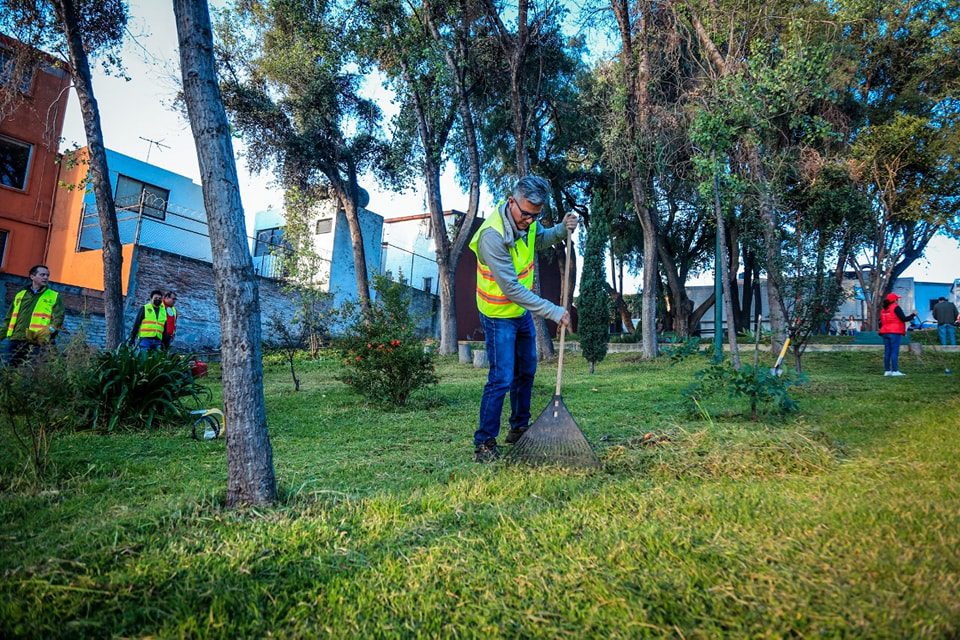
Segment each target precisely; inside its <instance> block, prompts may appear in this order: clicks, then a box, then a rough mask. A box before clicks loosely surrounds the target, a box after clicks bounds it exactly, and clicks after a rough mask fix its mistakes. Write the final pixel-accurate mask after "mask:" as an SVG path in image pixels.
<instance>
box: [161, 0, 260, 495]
mask: <svg viewBox="0 0 960 640" xmlns="http://www.w3.org/2000/svg"><path fill="white" fill-rule="evenodd" d="M173 8H174V13H175V15H176V22H177V35H178V39H179V44H180V69H181V73H182V74H183V92H184V101H185V102H186V105H187V113H188V115H189V117H190V128H191V130H192V131H193V137H194V140H195V141H196V147H197V159H198V160H199V163H200V177H201V184H202V185H203V202H204V206H205V208H206V210H207V216H208V222H209V225H210V244H211V247H212V249H213V284H214V287H215V289H216V293H217V304H218V306H219V308H220V332H221V344H222V351H221V353H222V367H223V404H224V415H225V416H226V421H227V424H228V425H229V426H228V428H227V430H226V431H227V504H228V505H230V506H236V505H240V504H263V503H271V502H273V501H275V500H276V498H277V484H276V479H275V476H274V472H273V450H272V448H271V446H270V435H269V433H268V432H267V419H266V411H265V409H264V400H263V362H262V358H261V348H262V347H261V344H262V340H261V336H260V297H259V290H258V287H257V279H256V277H255V276H254V271H253V259H252V258H251V256H250V249H249V247H248V245H247V234H246V229H245V224H244V217H243V205H242V203H241V201H240V188H239V186H238V181H237V166H236V162H235V160H234V157H235V155H234V151H233V142H232V140H231V137H230V125H229V123H228V122H227V114H226V111H225V110H224V108H223V102H222V100H221V97H220V89H219V86H218V84H217V75H216V66H215V63H214V58H213V33H212V31H211V29H210V13H209V9H208V7H207V3H206V1H205V0H174V3H173Z"/></svg>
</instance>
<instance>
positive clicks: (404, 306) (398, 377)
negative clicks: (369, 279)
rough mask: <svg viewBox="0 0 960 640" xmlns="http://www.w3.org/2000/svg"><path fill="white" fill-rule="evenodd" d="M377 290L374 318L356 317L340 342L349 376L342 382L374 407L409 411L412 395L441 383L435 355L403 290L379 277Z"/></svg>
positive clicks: (356, 315)
mask: <svg viewBox="0 0 960 640" xmlns="http://www.w3.org/2000/svg"><path fill="white" fill-rule="evenodd" d="M374 290H375V291H376V292H377V300H376V302H375V303H373V305H372V307H371V309H370V312H369V313H367V314H362V313H359V312H357V313H355V314H354V319H353V321H352V322H351V324H350V325H349V327H348V328H347V332H346V335H345V336H344V337H343V338H341V339H340V340H339V341H338V345H337V347H338V351H339V354H340V358H341V360H342V362H343V365H344V368H345V370H344V372H343V373H341V374H339V375H338V376H337V379H338V380H340V381H342V382H344V383H345V384H347V385H349V386H350V387H352V388H353V389H354V390H355V391H356V392H357V393H359V394H361V395H363V396H365V397H366V398H368V399H370V400H372V401H374V402H377V403H380V404H392V405H394V406H403V405H405V404H406V403H407V399H408V398H409V397H410V394H411V393H413V392H414V391H416V390H417V389H419V388H421V387H424V386H427V385H430V384H435V383H436V382H437V381H438V378H437V374H436V371H435V369H434V363H433V360H434V354H433V350H432V349H424V346H423V343H422V342H421V341H420V340H418V339H417V337H416V334H415V333H414V324H413V320H412V319H411V317H410V308H409V298H408V296H407V295H406V292H405V289H404V287H403V285H400V284H397V283H394V282H390V281H389V280H387V279H386V278H383V277H378V278H376V279H375V281H374Z"/></svg>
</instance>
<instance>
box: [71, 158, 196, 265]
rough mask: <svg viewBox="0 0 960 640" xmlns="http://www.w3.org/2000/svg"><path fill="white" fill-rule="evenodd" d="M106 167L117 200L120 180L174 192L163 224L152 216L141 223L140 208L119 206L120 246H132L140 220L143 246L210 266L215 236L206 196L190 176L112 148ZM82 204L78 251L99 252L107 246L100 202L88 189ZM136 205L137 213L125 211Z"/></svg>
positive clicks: (131, 204) (129, 205) (121, 204)
mask: <svg viewBox="0 0 960 640" xmlns="http://www.w3.org/2000/svg"><path fill="white" fill-rule="evenodd" d="M107 164H108V166H109V167H110V188H111V189H112V190H113V192H114V196H116V193H117V183H118V181H119V178H120V176H121V175H123V176H126V177H128V178H133V179H134V180H139V181H141V182H144V183H147V184H150V185H153V186H156V187H160V188H162V189H167V190H168V191H169V192H170V195H169V199H168V201H167V205H166V211H165V214H164V215H165V218H164V219H163V220H159V219H156V218H153V217H150V216H148V215H144V216H142V219H140V216H139V215H138V211H139V207H137V206H136V203H132V202H125V201H120V202H118V203H117V207H118V211H117V219H118V221H119V224H120V242H121V243H123V244H132V243H133V242H134V241H135V240H136V238H137V224H138V219H140V240H139V244H140V245H142V246H145V247H151V248H153V249H160V250H163V251H169V252H171V253H176V254H179V255H183V256H187V257H189V258H195V259H197V260H204V261H206V262H210V261H211V259H212V256H211V252H210V237H209V233H210V232H209V229H208V227H207V215H206V211H205V208H204V205H203V191H202V190H201V188H200V185H199V184H197V183H195V182H193V181H192V180H191V179H190V178H188V177H186V176H182V175H179V174H177V173H173V172H172V171H167V170H166V169H161V168H160V167H157V166H154V165H152V164H147V163H146V162H143V161H141V160H137V159H136V158H131V157H130V156H127V155H124V154H122V153H117V152H116V151H112V150H110V149H107ZM83 204H84V215H83V221H82V223H81V224H82V225H83V226H82V229H81V232H80V243H79V244H80V246H79V248H80V249H81V250H84V249H100V248H101V247H102V246H103V243H102V238H101V235H100V226H99V222H98V220H97V208H96V198H94V195H93V192H92V191H91V190H90V188H89V187H88V189H87V193H86V196H85V197H84V200H83ZM131 206H132V207H133V208H126V209H125V208H124V207H131Z"/></svg>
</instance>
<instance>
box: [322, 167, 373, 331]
mask: <svg viewBox="0 0 960 640" xmlns="http://www.w3.org/2000/svg"><path fill="white" fill-rule="evenodd" d="M347 173H348V175H347V180H348V182H347V184H343V183H342V182H340V181H331V182H332V183H333V188H334V191H335V192H336V193H337V198H338V199H339V200H340V204H341V206H343V214H344V217H345V218H346V219H347V229H349V230H350V245H351V246H352V247H353V271H354V277H355V278H356V282H357V299H358V300H359V302H360V310H361V311H362V312H363V314H364V315H366V314H367V313H369V312H370V279H369V278H368V277H367V251H366V249H365V247H364V246H363V230H362V229H361V227H360V207H359V206H358V205H357V201H358V199H359V196H360V186H359V185H358V184H357V173H356V170H355V169H354V168H353V166H352V163H351V166H350V168H349V169H348V171H347Z"/></svg>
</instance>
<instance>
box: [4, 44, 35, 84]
mask: <svg viewBox="0 0 960 640" xmlns="http://www.w3.org/2000/svg"><path fill="white" fill-rule="evenodd" d="M18 62H19V63H20V68H19V69H17V68H16V67H17V63H18ZM14 73H18V74H19V75H20V85H19V87H17V88H18V89H20V93H30V85H31V84H32V83H33V65H32V64H30V63H29V61H27V62H26V63H24V61H23V60H19V61H18V60H17V58H16V56H15V55H14V54H13V52H11V51H10V50H9V49H0V85H5V84H7V83H8V82H10V76H12V75H13V74H14Z"/></svg>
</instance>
